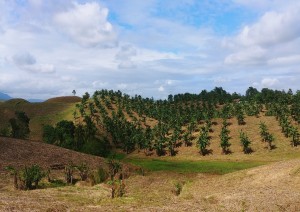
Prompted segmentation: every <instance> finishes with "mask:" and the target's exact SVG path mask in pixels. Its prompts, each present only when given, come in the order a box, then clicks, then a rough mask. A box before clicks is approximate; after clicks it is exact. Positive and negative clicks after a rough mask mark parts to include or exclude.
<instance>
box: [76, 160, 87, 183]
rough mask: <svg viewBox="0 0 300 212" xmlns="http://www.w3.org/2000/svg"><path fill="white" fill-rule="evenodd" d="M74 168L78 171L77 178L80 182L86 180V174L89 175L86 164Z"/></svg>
mask: <svg viewBox="0 0 300 212" xmlns="http://www.w3.org/2000/svg"><path fill="white" fill-rule="evenodd" d="M75 168H76V169H77V170H78V171H79V176H80V178H81V180H82V181H85V180H87V178H88V173H89V170H90V169H89V167H88V165H87V164H86V163H81V164H80V165H77V166H75Z"/></svg>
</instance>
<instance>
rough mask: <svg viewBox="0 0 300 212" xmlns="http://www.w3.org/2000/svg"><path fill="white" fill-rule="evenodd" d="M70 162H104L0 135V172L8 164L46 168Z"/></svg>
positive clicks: (92, 165)
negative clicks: (34, 165) (35, 165)
mask: <svg viewBox="0 0 300 212" xmlns="http://www.w3.org/2000/svg"><path fill="white" fill-rule="evenodd" d="M70 162H73V163H74V164H80V163H83V162H86V163H88V164H89V165H90V166H91V167H94V168H95V167H99V166H103V165H104V163H105V162H104V159H103V158H100V157H96V156H91V155H87V154H83V153H79V152H75V151H72V150H68V149H63V148H60V147H57V146H54V145H49V144H45V143H41V142H35V141H26V140H19V139H11V138H4V137H0V172H3V170H4V167H6V166H9V165H12V166H15V167H21V166H24V165H32V164H38V165H40V166H42V167H44V168H48V167H49V166H51V165H55V164H62V165H66V164H69V163H70Z"/></svg>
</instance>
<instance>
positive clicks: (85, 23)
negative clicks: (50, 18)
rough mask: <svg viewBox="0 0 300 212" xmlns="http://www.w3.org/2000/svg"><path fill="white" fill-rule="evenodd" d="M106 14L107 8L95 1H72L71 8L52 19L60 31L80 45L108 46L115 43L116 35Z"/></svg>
mask: <svg viewBox="0 0 300 212" xmlns="http://www.w3.org/2000/svg"><path fill="white" fill-rule="evenodd" d="M107 16H108V9H107V8H104V7H101V6H100V5H99V4H98V3H96V2H92V3H84V4H78V3H74V7H73V8H72V9H69V10H68V11H65V12H61V13H58V14H56V15H55V16H54V21H55V23H56V24H57V25H58V26H59V27H60V28H61V30H62V31H64V32H65V33H67V34H68V35H69V36H70V37H71V38H72V39H73V40H74V41H75V42H77V43H79V44H80V45H82V46H86V47H94V46H98V45H101V46H105V47H110V46H114V45H115V44H116V40H115V39H116V36H115V32H114V30H113V27H112V25H111V23H109V22H108V21H107Z"/></svg>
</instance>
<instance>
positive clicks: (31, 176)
mask: <svg viewBox="0 0 300 212" xmlns="http://www.w3.org/2000/svg"><path fill="white" fill-rule="evenodd" d="M6 170H7V171H9V172H10V173H11V174H12V175H13V176H14V187H15V188H16V189H19V190H30V189H33V188H38V184H39V182H40V181H41V179H42V178H43V177H45V173H44V172H43V170H42V168H41V167H39V166H38V165H32V166H30V167H27V166H25V167H24V168H23V169H21V170H19V171H18V170H17V169H15V168H14V167H12V166H8V167H6ZM33 184H34V185H33Z"/></svg>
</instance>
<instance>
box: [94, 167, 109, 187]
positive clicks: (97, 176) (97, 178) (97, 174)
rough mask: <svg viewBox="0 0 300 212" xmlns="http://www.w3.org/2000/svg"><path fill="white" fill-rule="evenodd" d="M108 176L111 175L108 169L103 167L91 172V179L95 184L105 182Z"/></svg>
mask: <svg viewBox="0 0 300 212" xmlns="http://www.w3.org/2000/svg"><path fill="white" fill-rule="evenodd" d="M108 177H109V175H108V173H107V171H105V169H103V168H102V167H100V168H98V169H97V170H96V171H94V172H92V173H91V174H90V179H91V181H92V183H93V184H94V185H95V184H99V183H103V182H104V181H106V180H107V179H108Z"/></svg>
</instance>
